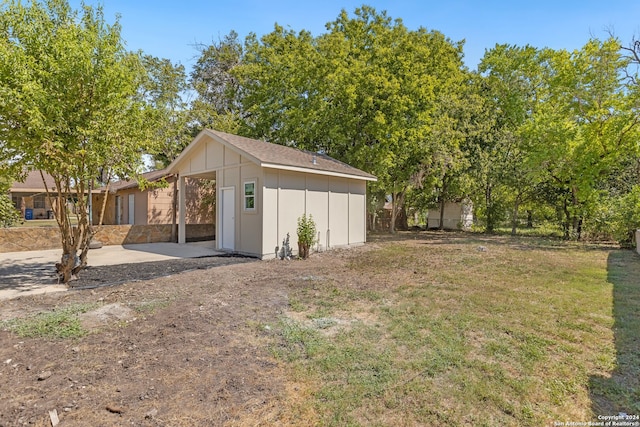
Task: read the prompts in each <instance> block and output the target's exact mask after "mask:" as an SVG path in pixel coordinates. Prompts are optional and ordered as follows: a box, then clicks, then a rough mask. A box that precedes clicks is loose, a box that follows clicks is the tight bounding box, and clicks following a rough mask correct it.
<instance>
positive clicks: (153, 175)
mask: <svg viewBox="0 0 640 427" xmlns="http://www.w3.org/2000/svg"><path fill="white" fill-rule="evenodd" d="M168 175H171V174H170V173H169V172H168V171H167V169H166V168H165V169H159V170H156V171H151V172H145V173H143V174H142V177H143V178H144V179H146V180H147V181H149V182H154V181H158V180H159V179H162V178H164V177H166V176H168ZM137 186H138V181H136V180H134V179H127V180H121V181H115V182H112V183H111V185H109V191H111V192H114V191H118V190H125V189H127V188H134V187H137ZM105 188H106V187H101V188H100V190H101V191H104V190H105Z"/></svg>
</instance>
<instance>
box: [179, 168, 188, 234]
mask: <svg viewBox="0 0 640 427" xmlns="http://www.w3.org/2000/svg"><path fill="white" fill-rule="evenodd" d="M185 193H186V191H185V181H184V176H180V177H179V178H178V206H179V207H178V243H186V242H187V233H186V231H187V227H186V219H187V215H186V210H187V203H186V200H187V197H186V194H185Z"/></svg>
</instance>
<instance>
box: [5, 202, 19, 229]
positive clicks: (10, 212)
mask: <svg viewBox="0 0 640 427" xmlns="http://www.w3.org/2000/svg"><path fill="white" fill-rule="evenodd" d="M19 221H20V212H19V211H17V210H16V208H15V207H13V203H12V202H11V199H10V198H9V196H8V195H6V194H0V227H11V226H13V225H15V224H17V223H18V222H19Z"/></svg>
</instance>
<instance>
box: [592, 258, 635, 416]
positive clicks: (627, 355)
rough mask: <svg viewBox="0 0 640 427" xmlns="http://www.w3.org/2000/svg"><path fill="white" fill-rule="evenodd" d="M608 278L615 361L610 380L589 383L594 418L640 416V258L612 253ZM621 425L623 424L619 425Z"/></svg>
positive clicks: (596, 377)
mask: <svg viewBox="0 0 640 427" xmlns="http://www.w3.org/2000/svg"><path fill="white" fill-rule="evenodd" d="M607 278H608V281H609V283H611V284H612V285H613V317H614V324H613V331H614V340H615V351H616V361H615V368H614V370H613V371H612V372H611V375H610V376H592V377H591V378H590V380H589V388H590V394H591V402H592V409H593V412H594V414H595V415H596V416H597V415H618V414H620V413H624V414H629V415H640V257H639V256H638V254H637V253H635V252H633V251H630V250H615V251H612V252H611V254H610V255H609V258H608V260H607ZM620 425H622V424H620Z"/></svg>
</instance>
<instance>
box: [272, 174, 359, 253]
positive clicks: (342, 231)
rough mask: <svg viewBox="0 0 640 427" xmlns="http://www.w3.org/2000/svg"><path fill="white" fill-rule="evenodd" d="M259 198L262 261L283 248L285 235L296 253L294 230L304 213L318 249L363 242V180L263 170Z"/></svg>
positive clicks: (296, 242) (296, 240) (296, 245)
mask: <svg viewBox="0 0 640 427" xmlns="http://www.w3.org/2000/svg"><path fill="white" fill-rule="evenodd" d="M262 199H263V200H262V208H263V221H264V225H263V245H262V257H263V258H270V257H274V256H275V248H276V246H278V247H280V246H282V241H283V240H284V239H285V237H286V235H287V233H289V244H290V246H291V248H292V249H293V250H294V253H295V252H297V249H298V239H297V234H296V230H297V226H298V218H299V217H301V216H302V215H303V214H307V215H312V216H313V220H314V222H315V224H316V229H317V231H318V233H319V244H318V245H319V248H320V250H326V249H328V248H336V247H345V246H350V245H356V244H362V243H364V242H365V240H366V210H365V209H366V183H365V182H364V181H360V180H355V179H349V178H340V177H333V176H326V175H316V174H306V173H298V172H290V171H278V170H265V173H264V187H263V189H262ZM316 237H318V236H316ZM316 247H318V246H316Z"/></svg>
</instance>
